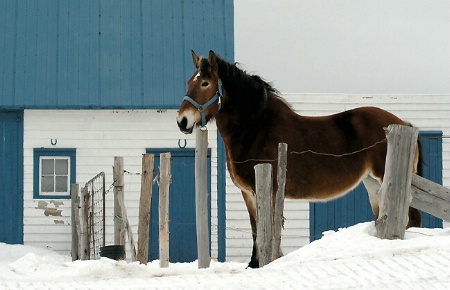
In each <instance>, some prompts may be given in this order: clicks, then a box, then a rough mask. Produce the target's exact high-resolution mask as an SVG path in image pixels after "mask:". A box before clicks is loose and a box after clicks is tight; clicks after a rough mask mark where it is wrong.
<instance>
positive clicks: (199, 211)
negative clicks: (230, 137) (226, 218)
mask: <svg viewBox="0 0 450 290" xmlns="http://www.w3.org/2000/svg"><path fill="white" fill-rule="evenodd" d="M207 154H208V130H207V129H206V128H200V129H198V130H197V133H196V143H195V204H196V207H195V208H196V225H197V253H198V268H199V269H201V268H208V267H209V264H210V262H211V257H210V254H209V252H210V245H209V229H208V192H207V184H206V183H207V176H206V175H207Z"/></svg>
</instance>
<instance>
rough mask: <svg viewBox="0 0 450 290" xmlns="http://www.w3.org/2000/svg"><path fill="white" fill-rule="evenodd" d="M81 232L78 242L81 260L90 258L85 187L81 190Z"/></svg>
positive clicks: (87, 204)
mask: <svg viewBox="0 0 450 290" xmlns="http://www.w3.org/2000/svg"><path fill="white" fill-rule="evenodd" d="M80 200H81V218H80V220H81V221H80V224H81V227H80V228H81V233H80V240H81V241H80V244H81V260H89V259H90V244H89V232H88V222H89V220H88V212H89V206H90V204H91V203H90V198H89V193H88V192H86V190H85V188H83V189H82V190H81V198H80Z"/></svg>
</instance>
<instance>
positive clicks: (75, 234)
mask: <svg viewBox="0 0 450 290" xmlns="http://www.w3.org/2000/svg"><path fill="white" fill-rule="evenodd" d="M79 191H80V186H79V185H78V183H76V184H72V185H71V187H70V195H71V197H72V207H71V209H72V210H71V223H72V261H75V260H78V259H79V258H80V243H79V242H80V211H79V205H80V198H79V196H78V192H79Z"/></svg>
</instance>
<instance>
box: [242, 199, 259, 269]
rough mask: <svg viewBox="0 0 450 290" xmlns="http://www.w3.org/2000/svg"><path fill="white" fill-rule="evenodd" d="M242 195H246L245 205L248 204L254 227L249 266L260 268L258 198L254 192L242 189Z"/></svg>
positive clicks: (251, 222)
mask: <svg viewBox="0 0 450 290" xmlns="http://www.w3.org/2000/svg"><path fill="white" fill-rule="evenodd" d="M242 196H243V197H244V201H245V205H246V206H247V211H248V215H249V217H250V225H251V227H252V237H253V250H252V257H251V259H250V263H248V267H250V268H259V259H258V251H257V248H256V235H257V233H256V199H255V194H254V193H253V192H247V191H242Z"/></svg>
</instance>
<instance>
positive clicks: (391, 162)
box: [375, 125, 419, 240]
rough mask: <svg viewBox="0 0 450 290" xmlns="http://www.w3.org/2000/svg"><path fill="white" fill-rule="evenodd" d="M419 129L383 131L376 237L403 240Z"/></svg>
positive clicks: (397, 128) (404, 128)
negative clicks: (383, 157)
mask: <svg viewBox="0 0 450 290" xmlns="http://www.w3.org/2000/svg"><path fill="white" fill-rule="evenodd" d="M418 134H419V130H418V129H417V128H414V127H409V126H402V125H389V127H388V128H387V131H386V138H387V142H388V143H387V154H386V165H385V171H384V178H383V184H382V185H381V188H380V190H379V193H378V199H379V202H378V204H379V215H378V219H377V220H376V222H375V227H376V230H377V234H376V236H377V237H378V238H382V239H390V240H392V239H403V238H404V236H405V228H406V224H407V223H408V208H409V206H410V204H411V200H412V197H411V178H412V168H413V163H414V154H415V150H416V144H417V136H418Z"/></svg>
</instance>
